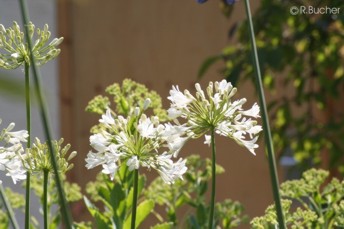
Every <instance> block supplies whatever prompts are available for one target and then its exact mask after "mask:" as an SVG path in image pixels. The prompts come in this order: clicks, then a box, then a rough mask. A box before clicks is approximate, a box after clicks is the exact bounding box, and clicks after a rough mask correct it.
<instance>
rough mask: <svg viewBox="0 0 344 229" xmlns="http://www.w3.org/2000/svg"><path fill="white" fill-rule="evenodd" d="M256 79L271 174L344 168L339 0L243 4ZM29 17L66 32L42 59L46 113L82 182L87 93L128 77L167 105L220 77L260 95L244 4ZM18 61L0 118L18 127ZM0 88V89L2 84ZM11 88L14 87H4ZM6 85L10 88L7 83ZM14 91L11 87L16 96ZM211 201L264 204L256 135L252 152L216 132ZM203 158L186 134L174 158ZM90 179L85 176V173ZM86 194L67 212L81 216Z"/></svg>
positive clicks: (4, 18)
mask: <svg viewBox="0 0 344 229" xmlns="http://www.w3.org/2000/svg"><path fill="white" fill-rule="evenodd" d="M0 4H1V7H0V17H1V21H0V23H1V24H4V25H5V26H6V27H7V26H10V25H11V24H12V21H13V20H15V21H18V22H20V21H21V18H20V16H19V8H18V5H17V3H16V2H15V1H12V0H0ZM251 4H252V11H253V13H254V23H255V29H256V36H257V45H258V48H259V55H260V58H261V68H262V73H263V77H264V79H263V82H264V85H265V86H266V90H267V91H266V93H267V97H268V100H269V112H270V115H271V125H272V130H273V132H272V134H273V138H274V142H275V148H276V153H277V163H278V169H279V173H280V181H284V180H286V179H291V178H296V177H299V176H300V174H301V172H302V171H304V170H305V169H306V168H309V167H311V166H322V167H324V168H326V169H330V170H331V172H332V175H333V176H341V174H342V173H343V171H344V170H343V167H342V166H343V152H344V151H343V145H344V141H343V139H344V131H343V130H344V129H343V125H344V123H343V118H342V117H343V106H342V104H343V97H342V95H343V76H344V68H343V58H344V42H343V41H344V40H343V36H344V29H343V12H344V11H343V10H344V7H343V3H342V1H341V0H332V1H330V0H322V1H316V0H314V1H312V2H310V1H281V0H280V1H277V0H269V1H268V0H261V1H252V3H251ZM310 4H312V5H317V6H319V7H320V6H321V7H322V6H328V7H332V8H333V7H336V8H339V9H340V10H339V13H338V14H334V13H333V12H327V13H324V14H320V13H318V14H302V13H296V14H295V13H294V12H292V11H291V9H292V7H297V9H300V7H302V6H308V5H310ZM28 5H29V9H30V14H31V20H32V21H33V23H34V24H35V25H36V26H37V27H42V26H43V25H44V24H45V23H47V24H49V26H50V30H51V31H52V32H53V35H52V37H56V36H58V37H60V36H63V37H64V42H63V43H62V44H61V46H60V47H61V49H62V52H61V54H60V56H59V59H58V60H57V61H53V62H50V63H49V64H47V65H45V66H44V67H42V68H41V71H42V76H43V79H42V80H43V85H44V91H45V96H46V99H47V101H48V102H47V103H48V107H49V113H50V121H51V124H52V127H53V130H54V136H55V137H56V138H58V137H60V136H61V137H63V138H64V139H65V142H69V143H71V144H72V149H73V150H76V151H78V156H77V158H75V159H74V164H75V168H74V169H73V170H72V171H70V172H69V177H68V179H69V180H70V181H73V182H77V183H79V184H80V185H81V187H84V186H85V184H86V183H87V182H88V181H90V180H91V179H93V177H94V175H95V173H96V171H87V169H86V168H85V157H86V155H87V153H88V151H89V150H90V149H91V148H90V146H89V136H90V132H89V130H90V127H91V126H93V125H94V124H95V123H96V122H97V120H98V119H99V117H98V116H97V115H94V114H89V113H86V112H85V107H86V105H87V103H88V101H90V100H91V99H92V98H93V97H94V96H96V95H98V94H104V90H105V88H106V87H107V86H108V85H110V84H112V83H114V82H117V83H120V82H122V80H123V79H124V78H131V79H133V80H135V81H137V82H139V83H143V84H145V85H146V86H147V87H148V88H149V89H152V90H155V91H157V92H158V93H159V94H160V95H161V96H162V98H163V103H164V106H165V108H167V107H168V105H169V103H168V101H167V99H166V98H167V96H168V92H169V90H170V88H171V86H172V85H179V87H180V88H187V89H189V90H193V88H194V84H195V82H198V81H199V82H200V83H201V84H202V85H203V87H205V86H206V85H207V84H208V81H210V80H212V81H215V80H221V79H223V78H226V79H227V80H229V81H231V82H232V83H233V84H235V85H236V86H237V87H238V97H246V98H247V99H248V102H247V107H246V108H249V107H250V106H251V105H252V104H253V103H254V102H257V101H258V97H257V95H256V92H255V86H254V80H253V79H254V75H253V74H254V73H253V69H252V66H251V56H250V52H249V50H250V46H249V37H248V32H247V24H246V21H245V19H246V18H245V11H244V2H243V1H242V0H241V1H237V2H236V3H235V5H234V6H226V5H225V4H224V2H222V1H216V0H211V1H208V2H207V3H206V4H197V2H196V1H193V0H189V1H159V0H150V1H113V0H102V1H93V0H57V1H52V0H30V1H28ZM21 71H22V69H18V71H17V73H13V72H11V73H9V72H8V71H1V72H0V74H1V75H0V79H1V81H0V82H1V83H0V84H1V88H2V89H1V92H0V93H1V97H0V107H1V113H0V117H1V118H2V119H3V123H4V124H5V125H7V124H8V123H9V122H12V121H15V122H16V123H17V126H18V128H25V110H24V97H23V94H20V93H19V94H18V92H19V91H20V88H23V87H24V85H21V84H24V81H23V80H22V78H23V77H22V72H21ZM4 85H6V86H4ZM8 85H12V86H13V88H17V89H19V91H18V90H14V89H13V90H12V89H10V90H8V88H10V87H9V86H8ZM6 89H7V90H6ZM13 92H15V93H13ZM33 122H34V124H33V126H34V129H33V133H34V135H35V136H38V137H43V136H42V135H43V134H42V133H41V124H40V117H39V116H38V115H37V111H34V114H33ZM217 144H218V145H217V146H218V147H219V148H218V163H219V164H220V165H222V166H223V167H224V168H225V170H226V172H225V174H223V175H220V176H219V178H218V183H217V185H218V187H217V190H218V192H217V199H218V200H222V199H225V198H231V199H232V200H238V201H240V202H241V203H242V204H243V205H244V207H245V210H246V214H248V215H249V216H250V217H253V216H258V215H262V214H263V213H264V210H265V208H266V206H267V205H269V204H271V203H272V193H271V185H270V176H269V172H268V165H267V160H266V156H265V153H264V147H263V138H261V139H260V142H259V144H260V148H259V150H258V151H257V156H253V155H252V154H250V153H249V152H248V151H247V150H245V149H244V148H241V147H239V146H237V144H235V143H233V142H231V141H230V140H228V139H225V138H221V137H218V139H217ZM189 154H199V155H201V156H202V157H209V158H210V149H209V148H207V147H204V145H203V139H199V140H198V141H195V142H189V143H187V145H186V147H185V148H183V151H182V152H181V156H185V155H189ZM92 176H93V177H92ZM87 214H88V213H87V210H86V209H85V208H84V207H83V203H79V204H75V205H73V215H74V217H75V219H76V220H81V219H83V218H84V217H86V215H87Z"/></svg>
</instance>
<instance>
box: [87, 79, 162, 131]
mask: <svg viewBox="0 0 344 229" xmlns="http://www.w3.org/2000/svg"><path fill="white" fill-rule="evenodd" d="M105 92H106V94H107V96H101V95H98V96H96V97H95V98H94V99H92V100H91V101H90V102H89V103H88V105H87V107H86V111H88V112H91V113H96V114H104V113H105V111H106V109H107V108H108V107H111V106H113V107H114V109H112V110H114V111H115V112H116V113H117V114H121V115H125V116H127V115H128V114H129V111H130V109H134V108H135V107H137V106H139V107H140V108H141V109H142V105H143V104H144V101H145V99H147V98H150V99H151V104H150V106H149V107H150V108H152V111H153V114H154V115H156V116H158V117H159V119H160V120H162V121H163V120H166V119H167V112H166V110H164V109H163V108H162V103H161V97H160V95H159V94H158V93H156V92H155V91H153V90H148V89H147V87H146V86H145V85H143V84H140V83H137V82H135V81H133V80H131V79H124V80H123V82H122V85H120V84H118V83H114V84H112V85H110V86H108V87H107V88H106V90H105ZM112 103H114V104H112ZM95 129H96V127H94V128H93V130H95Z"/></svg>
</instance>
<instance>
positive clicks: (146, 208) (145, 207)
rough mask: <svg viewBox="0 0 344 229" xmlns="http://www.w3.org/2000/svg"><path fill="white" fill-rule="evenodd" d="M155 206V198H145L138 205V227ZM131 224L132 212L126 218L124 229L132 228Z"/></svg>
mask: <svg viewBox="0 0 344 229" xmlns="http://www.w3.org/2000/svg"><path fill="white" fill-rule="evenodd" d="M153 208H154V201H153V200H145V201H143V202H142V203H141V204H140V205H139V206H138V207H137V215H136V225H135V226H136V227H135V228H138V226H139V225H140V224H141V223H142V222H143V220H145V219H146V218H147V216H148V215H149V214H150V213H151V211H152V210H153ZM130 226H131V214H130V215H129V217H128V218H127V219H126V220H125V222H124V225H123V229H130Z"/></svg>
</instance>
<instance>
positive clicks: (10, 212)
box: [0, 184, 19, 229]
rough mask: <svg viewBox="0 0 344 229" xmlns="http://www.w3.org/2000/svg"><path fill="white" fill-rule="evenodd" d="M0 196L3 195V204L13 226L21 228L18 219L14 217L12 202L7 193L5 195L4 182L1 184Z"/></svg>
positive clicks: (15, 228)
mask: <svg viewBox="0 0 344 229" xmlns="http://www.w3.org/2000/svg"><path fill="white" fill-rule="evenodd" d="M0 196H1V199H2V202H3V205H4V206H5V208H6V211H7V215H8V218H9V220H10V222H11V224H12V226H13V228H14V229H19V226H18V223H17V220H16V218H15V217H14V213H13V210H12V207H11V205H10V203H9V202H8V199H7V197H6V195H5V190H4V187H2V184H0Z"/></svg>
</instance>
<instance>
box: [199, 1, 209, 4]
mask: <svg viewBox="0 0 344 229" xmlns="http://www.w3.org/2000/svg"><path fill="white" fill-rule="evenodd" d="M206 1H208V0H197V2H198V3H200V4H202V3H205V2H206Z"/></svg>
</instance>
